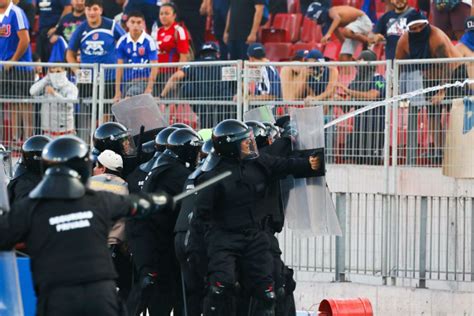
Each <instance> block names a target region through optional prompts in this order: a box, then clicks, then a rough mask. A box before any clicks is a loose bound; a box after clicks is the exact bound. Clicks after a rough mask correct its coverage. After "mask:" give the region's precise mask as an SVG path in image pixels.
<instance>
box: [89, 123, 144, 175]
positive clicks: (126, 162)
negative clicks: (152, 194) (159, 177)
mask: <svg viewBox="0 0 474 316" xmlns="http://www.w3.org/2000/svg"><path fill="white" fill-rule="evenodd" d="M93 145H94V149H93V155H95V156H98V155H99V154H100V153H101V152H103V151H104V150H106V149H110V150H112V151H113V152H115V153H117V154H119V155H120V156H122V159H123V175H124V177H127V176H128V174H129V173H131V172H132V171H133V170H134V169H135V168H136V166H137V165H138V164H139V161H138V157H137V150H136V147H135V142H134V141H133V137H132V136H131V135H130V132H129V131H128V130H127V128H126V127H125V126H123V125H122V124H120V123H117V122H107V123H104V124H102V125H100V126H99V127H98V128H97V129H96V130H95V132H94V137H93Z"/></svg>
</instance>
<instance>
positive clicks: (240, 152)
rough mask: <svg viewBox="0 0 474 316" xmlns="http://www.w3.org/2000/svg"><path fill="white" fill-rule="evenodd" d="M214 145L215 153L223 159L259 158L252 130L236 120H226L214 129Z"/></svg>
mask: <svg viewBox="0 0 474 316" xmlns="http://www.w3.org/2000/svg"><path fill="white" fill-rule="evenodd" d="M212 145H213V146H214V151H215V153H216V154H217V155H218V156H221V157H227V158H235V159H241V160H246V159H253V158H257V157H258V149H257V144H256V143H255V138H254V137H253V131H252V128H250V127H248V126H247V125H246V124H244V123H242V122H240V121H237V120H234V119H228V120H224V121H222V122H220V123H219V124H217V126H216V127H214V129H213V130H212Z"/></svg>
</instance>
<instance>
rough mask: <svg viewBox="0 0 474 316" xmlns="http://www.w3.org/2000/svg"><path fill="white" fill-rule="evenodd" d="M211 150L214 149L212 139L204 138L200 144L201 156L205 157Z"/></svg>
mask: <svg viewBox="0 0 474 316" xmlns="http://www.w3.org/2000/svg"><path fill="white" fill-rule="evenodd" d="M213 150H214V147H212V139H208V140H206V141H205V142H204V144H202V147H201V158H204V157H206V156H207V155H209V154H210V153H211V152H212V151H213Z"/></svg>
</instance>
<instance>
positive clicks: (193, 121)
mask: <svg viewBox="0 0 474 316" xmlns="http://www.w3.org/2000/svg"><path fill="white" fill-rule="evenodd" d="M174 123H184V124H187V125H189V126H191V127H192V128H194V129H196V128H197V127H198V126H197V125H198V124H197V115H196V113H194V111H193V109H192V108H191V106H190V105H189V104H178V106H177V107H176V117H175V119H174Z"/></svg>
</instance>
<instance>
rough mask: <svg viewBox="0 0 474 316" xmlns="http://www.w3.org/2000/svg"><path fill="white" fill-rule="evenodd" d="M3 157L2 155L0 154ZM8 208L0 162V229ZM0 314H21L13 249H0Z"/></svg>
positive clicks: (5, 185) (2, 227) (4, 179)
mask: <svg viewBox="0 0 474 316" xmlns="http://www.w3.org/2000/svg"><path fill="white" fill-rule="evenodd" d="M0 157H2V159H3V155H2V154H0ZM9 210H10V206H9V204H8V194H7V178H6V176H5V168H4V165H3V164H0V229H5V227H4V225H7V223H6V216H8V215H6V213H8V212H9ZM0 280H1V281H0V315H20V316H21V315H23V308H22V303H21V293H20V283H19V280H18V268H17V265H16V256H15V252H14V251H0Z"/></svg>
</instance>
